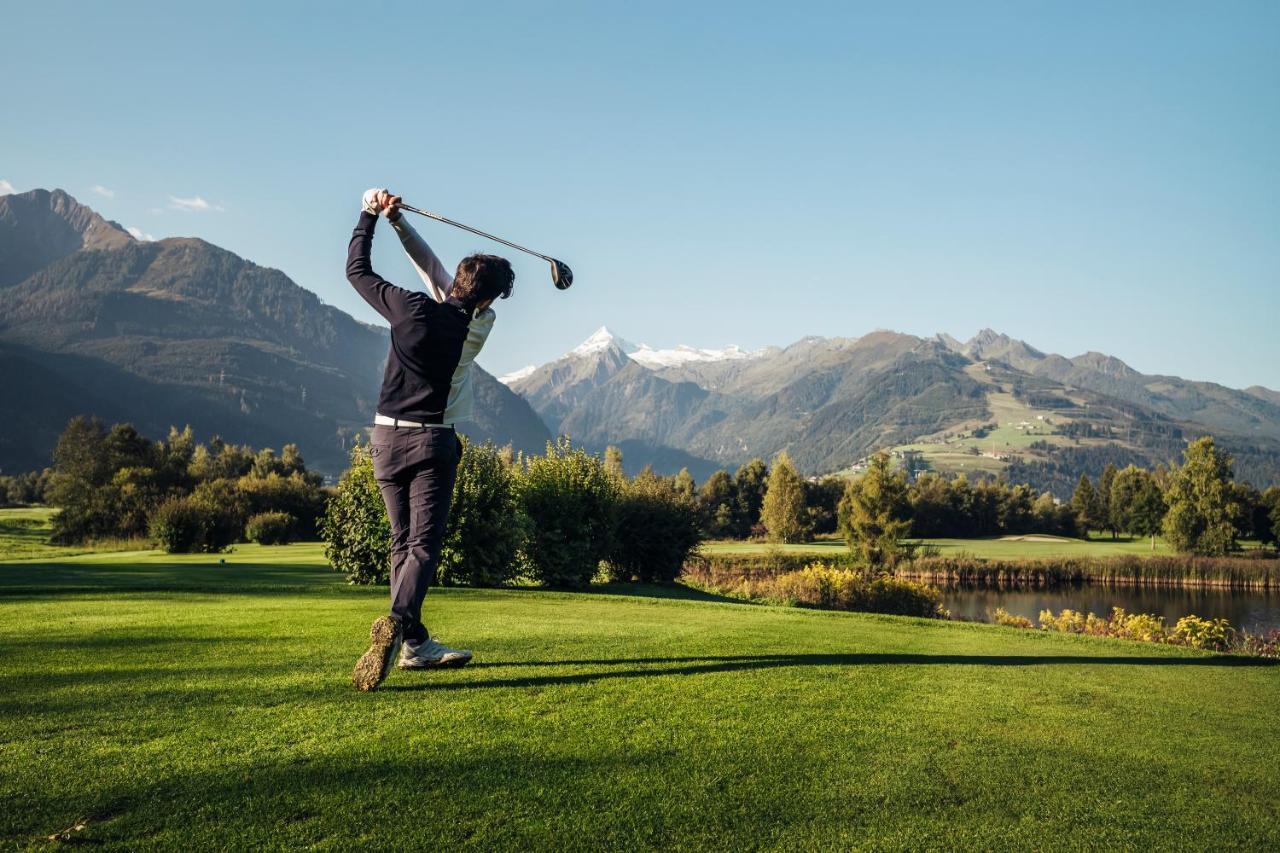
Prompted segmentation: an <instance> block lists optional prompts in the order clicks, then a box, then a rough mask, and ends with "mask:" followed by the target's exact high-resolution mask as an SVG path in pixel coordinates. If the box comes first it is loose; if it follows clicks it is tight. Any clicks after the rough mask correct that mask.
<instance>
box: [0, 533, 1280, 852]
mask: <svg viewBox="0 0 1280 853" xmlns="http://www.w3.org/2000/svg"><path fill="white" fill-rule="evenodd" d="M225 560H226V563H225V565H219V563H218V558H216V557H207V556H199V557H186V558H174V557H168V556H165V555H161V554H142V555H95V556H91V557H76V558H66V559H59V560H53V561H41V562H30V561H28V562H23V563H9V564H5V565H0V803H3V804H4V807H3V808H2V809H0V845H3V846H6V847H19V848H21V847H29V846H30V847H38V846H40V845H42V844H44V843H46V842H44V841H43V839H45V838H46V837H47V836H49V835H51V834H53V833H56V832H59V831H60V830H63V829H67V828H69V827H72V826H75V825H77V824H79V823H81V822H84V823H85V826H84V828H83V829H82V830H79V831H77V832H74V833H72V837H73V838H74V839H76V840H80V841H85V842H102V843H103V845H104V846H106V847H108V848H115V849H137V848H158V847H159V848H176V847H181V848H196V849H207V848H219V849H225V848H234V849H252V848H260V847H270V848H293V847H299V846H303V845H317V846H326V847H337V848H343V849H347V848H394V849H436V850H438V849H448V848H450V847H457V846H473V847H478V848H486V849H546V848H606V847H609V848H669V847H707V848H715V849H742V848H758V847H785V848H791V849H819V848H825V849H829V848H833V847H866V848H871V847H877V848H898V849H902V848H912V849H916V848H922V847H930V848H937V847H947V848H957V847H961V848H1018V849H1028V848H1039V849H1059V850H1080V849H1101V848H1115V847H1128V848H1159V849H1168V848H1199V849H1208V848H1221V847H1232V846H1235V847H1244V848H1252V849H1276V848H1277V846H1280V773H1277V772H1276V768H1277V766H1280V742H1278V741H1277V739H1276V737H1275V732H1276V730H1277V727H1278V726H1280V668H1277V667H1274V666H1267V665H1264V664H1262V663H1261V662H1259V661H1257V660H1250V659H1229V658H1215V657H1211V656H1209V655H1205V654H1198V653H1193V652H1189V651H1186V650H1181V649H1176V648H1167V647H1160V646H1150V645H1143V644H1137V643H1127V642H1123V641H1109V640H1095V639H1088V638H1081V637H1072V636H1066V635H1055V634H1039V633H1033V632H1022V631H1017V630H1014V629H1006V628H996V627H989V626H984V625H970V624H955V623H943V622H930V621H925V620H914V619H906V618H897V617H885V616H869V615H861V614H848V613H824V612H817V611H804V610H797V609H787V608H775V607H766V606H757V605H745V604H728V603H722V602H719V601H715V600H699V599H698V596H697V594H696V593H692V592H684V591H681V590H680V589H679V588H674V589H665V590H652V589H638V590H635V592H636V593H638V594H635V595H621V594H615V595H600V594H565V593H550V592H538V591H530V590H503V591H491V590H453V589H450V590H436V591H433V592H432V593H431V595H430V598H429V613H430V624H431V625H432V627H433V629H434V630H436V631H437V632H438V634H439V635H440V636H441V637H442V638H443V639H444V640H446V641H448V642H453V643H456V644H465V645H467V646H470V647H473V648H474V649H475V650H476V653H477V658H476V662H475V663H474V664H473V665H472V666H470V667H468V668H466V669H462V670H457V671H447V672H436V673H394V674H393V675H392V677H391V678H390V680H389V681H388V683H387V684H386V686H385V688H384V689H383V690H382V691H380V692H378V693H374V694H359V693H356V692H354V691H353V690H352V689H351V687H350V685H349V683H348V674H349V671H350V668H351V665H352V664H353V663H354V661H355V659H356V657H357V656H358V655H359V654H360V653H361V652H362V651H363V649H364V646H365V642H366V632H367V628H368V624H369V622H370V620H372V619H373V618H374V617H375V616H376V615H378V614H379V613H380V612H382V611H383V608H384V606H385V604H384V596H385V590H381V589H358V588H352V587H348V586H346V585H345V584H343V583H342V581H341V579H340V578H339V577H336V576H335V575H333V574H332V573H329V572H328V571H327V570H325V568H324V567H323V563H322V558H321V556H320V552H319V548H318V546H315V545H300V546H288V547H280V548H270V549H261V548H252V547H244V548H241V549H239V550H237V551H236V552H234V553H232V554H229V555H226V557H225ZM613 591H614V592H617V590H616V589H615V590H613ZM649 593H654V595H650V594H649ZM682 597H684V598H682Z"/></svg>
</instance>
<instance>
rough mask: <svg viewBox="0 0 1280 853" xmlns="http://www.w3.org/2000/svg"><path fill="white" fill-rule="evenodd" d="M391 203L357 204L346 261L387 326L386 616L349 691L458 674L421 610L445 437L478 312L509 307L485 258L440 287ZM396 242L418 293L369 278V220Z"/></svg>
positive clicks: (466, 390) (467, 404)
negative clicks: (416, 675)
mask: <svg viewBox="0 0 1280 853" xmlns="http://www.w3.org/2000/svg"><path fill="white" fill-rule="evenodd" d="M399 204H400V197H399V196H397V195H392V194H391V193H390V192H388V191H387V190H385V189H371V190H369V191H367V192H366V193H365V194H364V198H363V210H362V211H361V213H360V221H359V222H358V223H357V224H356V229H355V231H354V232H353V233H352V235H351V245H350V248H349V250H348V252H347V280H348V281H350V282H351V286H352V287H354V288H355V289H356V292H358V293H359V294H360V295H361V296H362V297H363V298H364V300H365V301H366V302H368V303H369V304H370V305H372V306H373V309H374V310H375V311H377V312H378V313H379V314H381V315H382V316H383V318H385V319H386V321H387V322H388V323H389V324H390V325H391V352H390V354H389V355H388V356H387V369H386V372H385V374H384V375H383V378H382V392H381V393H380V395H379V397H378V411H377V414H376V415H375V417H374V427H373V436H372V439H371V440H370V443H369V455H370V456H371V457H372V458H373V472H374V476H375V477H376V478H377V481H378V488H379V489H380V490H381V491H382V499H383V501H384V502H385V503H386V505H387V516H388V517H389V519H390V521H391V612H390V614H389V615H387V616H379V617H378V618H377V619H375V620H374V622H373V629H372V631H371V638H372V641H373V642H372V645H370V646H369V651H367V652H365V653H364V656H363V657H361V658H360V660H359V661H358V662H357V663H356V668H355V672H354V673H353V674H352V680H353V681H354V683H355V686H356V688H357V689H359V690H373V689H375V688H377V686H378V685H379V684H381V683H382V681H383V679H385V678H386V677H387V673H388V672H389V671H390V670H391V666H392V663H393V662H394V661H395V659H396V655H397V654H399V655H400V667H401V668H402V669H425V668H428V667H439V666H463V665H465V664H466V663H467V662H468V661H470V660H471V652H469V651H465V650H461V649H451V648H449V647H448V646H445V645H443V644H441V643H440V642H438V641H436V640H434V639H432V638H431V636H430V634H429V633H428V632H427V628H426V626H425V625H424V624H423V623H422V600H423V598H424V597H425V596H426V594H427V589H428V588H430V587H431V585H432V584H434V583H435V580H436V569H437V567H438V565H439V563H440V548H441V545H442V543H443V540H444V532H445V524H446V522H447V521H448V519H449V502H450V499H451V498H452V497H453V481H454V477H455V475H456V473H457V469H458V460H459V458H460V456H461V454H462V442H461V441H460V440H459V439H458V434H457V432H456V431H455V429H454V425H455V424H457V423H458V422H459V421H464V420H467V419H468V418H470V416H471V401H472V396H473V394H472V385H471V363H472V362H473V361H475V358H476V355H477V354H478V353H479V352H480V348H481V347H483V346H484V342H485V340H486V339H487V338H488V337H489V332H490V331H491V330H492V329H493V322H494V319H495V317H496V315H495V314H494V312H493V309H492V308H490V307H489V306H490V305H491V304H492V303H493V301H494V300H495V299H498V298H499V297H501V298H503V299H505V298H507V297H508V296H510V295H511V289H512V287H513V285H514V283H515V273H514V272H512V270H511V264H510V263H508V262H507V261H506V259H504V258H499V257H497V256H495V255H470V256H469V257H466V258H463V260H462V262H461V263H460V264H458V270H457V272H456V273H455V274H454V275H452V276H451V275H449V273H448V272H447V271H446V270H445V268H444V265H443V264H441V263H440V259H439V258H437V257H436V255H435V253H434V252H433V251H431V247H430V246H428V245H427V243H426V241H424V240H423V239H422V238H421V237H420V236H418V234H417V232H415V231H414V230H413V228H412V227H411V226H410V225H409V223H408V222H406V221H405V220H404V217H402V216H401V214H400V209H399ZM379 213H382V214H384V215H385V216H386V217H387V219H388V220H389V221H390V222H391V225H392V227H393V228H394V229H395V230H396V232H397V233H398V234H399V235H400V242H401V243H402V244H403V246H404V249H405V252H406V253H407V254H408V255H409V259H410V260H411V261H412V262H413V265H414V267H416V268H417V270H418V275H420V276H421V277H422V281H423V283H424V284H426V292H425V293H423V292H421V291H413V290H405V289H404V288H402V287H397V286H395V285H394V284H392V283H391V282H389V281H386V280H385V279H383V278H382V277H381V276H379V275H378V274H377V273H375V272H374V271H373V267H372V265H371V264H370V261H369V251H370V247H371V244H372V243H373V230H374V226H375V225H376V224H377V222H378V214H379Z"/></svg>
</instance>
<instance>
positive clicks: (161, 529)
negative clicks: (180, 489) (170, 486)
mask: <svg viewBox="0 0 1280 853" xmlns="http://www.w3.org/2000/svg"><path fill="white" fill-rule="evenodd" d="M149 529H150V533H151V536H152V538H153V539H155V540H156V541H157V542H158V543H159V544H160V547H161V548H163V549H164V550H166V551H168V552H169V553H170V554H186V553H189V552H191V551H195V550H197V548H196V543H197V542H198V541H199V540H200V536H201V519H200V509H199V508H198V507H197V506H196V505H195V504H194V503H193V502H192V501H191V499H190V498H185V497H184V498H169V499H168V500H166V501H163V502H162V503H161V504H160V505H159V506H158V507H156V508H155V509H154V510H152V512H151V519H150V522H149Z"/></svg>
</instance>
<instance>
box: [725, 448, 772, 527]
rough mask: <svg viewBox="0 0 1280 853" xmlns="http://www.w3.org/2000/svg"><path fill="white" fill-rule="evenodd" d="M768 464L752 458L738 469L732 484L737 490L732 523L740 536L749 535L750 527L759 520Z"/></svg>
mask: <svg viewBox="0 0 1280 853" xmlns="http://www.w3.org/2000/svg"><path fill="white" fill-rule="evenodd" d="M768 480H769V466H767V465H765V464H764V460H763V459H752V460H751V461H750V462H748V463H747V464H745V465H743V466H742V467H741V468H739V469H738V473H737V474H736V475H734V478H733V485H734V488H735V489H736V490H737V492H738V506H737V509H736V511H735V512H734V523H735V525H736V527H737V533H738V535H739V536H740V537H742V538H744V539H745V538H746V537H748V536H750V535H751V529H752V528H753V527H755V526H756V524H757V523H759V521H760V508H761V506H763V504H764V490H765V487H766V486H767V485H768Z"/></svg>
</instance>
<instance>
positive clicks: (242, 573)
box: [0, 554, 350, 600]
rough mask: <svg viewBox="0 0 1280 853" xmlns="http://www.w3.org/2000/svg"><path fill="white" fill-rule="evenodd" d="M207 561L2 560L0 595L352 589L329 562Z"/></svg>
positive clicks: (270, 592)
mask: <svg viewBox="0 0 1280 853" xmlns="http://www.w3.org/2000/svg"><path fill="white" fill-rule="evenodd" d="M218 559H219V556H218V555H216V554H214V555H210V557H209V561H208V562H207V563H206V562H173V563H161V562H150V561H148V562H140V563H113V562H102V563H87V562H86V563H59V562H39V563H37V562H29V563H5V564H2V565H0V599H15V600H16V599H32V598H36V599H40V598H48V597H51V596H58V595H84V594H86V593H88V594H93V593H111V594H114V593H134V592H187V593H189V592H195V593H214V594H219V595H236V594H252V595H266V594H273V593H298V592H314V591H318V590H322V589H329V590H332V589H348V588H350V587H349V586H348V585H347V583H346V579H345V578H344V577H343V576H342V575H341V574H339V573H337V572H334V571H332V570H331V569H329V568H328V567H326V566H314V565H289V564H264V563H232V562H228V563H227V564H225V565H222V564H219V563H218Z"/></svg>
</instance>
